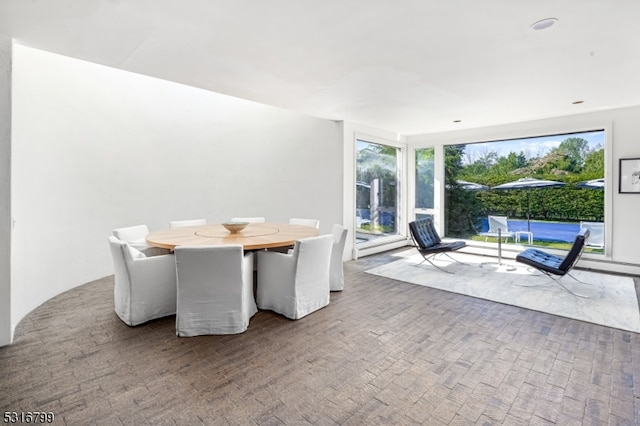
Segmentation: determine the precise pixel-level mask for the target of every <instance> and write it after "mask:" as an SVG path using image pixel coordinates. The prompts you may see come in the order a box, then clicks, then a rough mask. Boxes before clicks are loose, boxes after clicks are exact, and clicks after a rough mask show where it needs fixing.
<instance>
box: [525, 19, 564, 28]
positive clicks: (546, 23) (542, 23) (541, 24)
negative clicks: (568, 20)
mask: <svg viewBox="0 0 640 426" xmlns="http://www.w3.org/2000/svg"><path fill="white" fill-rule="evenodd" d="M556 22H558V18H545V19H541V20H539V21H538V22H534V23H533V24H531V29H533V30H535V31H540V30H546V29H547V28H549V27H551V26H552V25H553V24H555V23H556Z"/></svg>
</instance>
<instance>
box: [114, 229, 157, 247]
mask: <svg viewBox="0 0 640 426" xmlns="http://www.w3.org/2000/svg"><path fill="white" fill-rule="evenodd" d="M148 233H149V228H148V227H147V225H136V226H127V227H124V228H117V229H114V230H113V236H114V237H116V238H117V239H119V240H120V241H124V242H125V243H144V237H146V236H147V234H148Z"/></svg>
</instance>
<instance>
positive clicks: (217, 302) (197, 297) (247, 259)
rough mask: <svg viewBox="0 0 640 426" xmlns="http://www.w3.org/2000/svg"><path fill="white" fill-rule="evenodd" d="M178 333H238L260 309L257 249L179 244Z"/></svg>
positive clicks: (177, 267)
mask: <svg viewBox="0 0 640 426" xmlns="http://www.w3.org/2000/svg"><path fill="white" fill-rule="evenodd" d="M174 252H175V256H176V271H177V279H178V281H177V289H178V296H177V309H176V334H177V335H178V336H181V337H186V336H199V335H203V334H237V333H242V332H244V331H246V329H247V328H248V327H249V320H250V319H251V317H253V316H254V315H255V313H256V312H257V311H258V309H257V308H256V302H255V298H254V296H253V252H248V253H246V254H243V250H242V246H241V245H226V246H178V247H176V248H175V251H174Z"/></svg>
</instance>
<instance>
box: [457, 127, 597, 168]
mask: <svg viewBox="0 0 640 426" xmlns="http://www.w3.org/2000/svg"><path fill="white" fill-rule="evenodd" d="M567 138H582V139H584V140H586V141H587V142H588V146H589V149H590V150H591V149H594V148H596V147H598V146H599V145H600V146H604V131H601V130H599V131H595V132H585V133H571V134H564V135H554V136H541V137H536V138H526V139H511V140H508V141H499V142H481V143H474V144H467V148H466V149H465V158H463V162H464V163H465V164H467V163H470V162H473V161H475V160H477V159H478V158H482V157H483V156H484V155H485V154H487V153H490V152H492V151H495V152H497V153H498V157H505V156H507V155H509V153H510V152H515V153H516V154H519V153H520V152H524V154H525V156H526V157H527V158H532V157H541V156H544V155H545V154H546V153H548V152H549V151H550V150H552V149H553V148H556V147H557V146H558V145H560V143H561V142H562V141H563V140H565V139H567Z"/></svg>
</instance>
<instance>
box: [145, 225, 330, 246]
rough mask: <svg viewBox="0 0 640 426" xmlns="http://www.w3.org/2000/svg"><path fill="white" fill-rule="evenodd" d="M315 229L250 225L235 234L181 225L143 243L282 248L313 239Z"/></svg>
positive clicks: (218, 228) (153, 234)
mask: <svg viewBox="0 0 640 426" xmlns="http://www.w3.org/2000/svg"><path fill="white" fill-rule="evenodd" d="M318 234H319V231H318V230H317V229H316V228H313V227H311V226H304V225H289V224H285V223H250V224H249V225H248V226H247V227H246V228H244V229H243V230H242V231H239V232H235V233H232V232H229V231H227V229H226V228H224V227H223V226H222V225H220V224H212V225H199V226H185V227H182V228H174V229H165V230H162V231H156V232H151V233H150V234H148V235H147V237H146V240H147V244H149V245H150V246H154V247H161V248H167V249H172V250H173V249H174V248H175V247H176V246H182V245H199V246H204V245H225V244H241V245H242V246H243V247H244V249H245V250H257V249H265V248H273V247H286V246H292V245H294V244H295V242H296V240H299V239H300V238H306V237H315V236H316V235H318Z"/></svg>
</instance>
